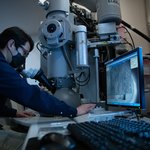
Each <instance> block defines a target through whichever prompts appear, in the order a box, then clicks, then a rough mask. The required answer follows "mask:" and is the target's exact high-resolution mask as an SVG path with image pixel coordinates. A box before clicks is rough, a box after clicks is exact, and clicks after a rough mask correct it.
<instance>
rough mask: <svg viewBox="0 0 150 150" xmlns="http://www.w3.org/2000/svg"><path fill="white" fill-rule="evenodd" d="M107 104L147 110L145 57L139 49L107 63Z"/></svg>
mask: <svg viewBox="0 0 150 150" xmlns="http://www.w3.org/2000/svg"><path fill="white" fill-rule="evenodd" d="M105 66H106V97H107V99H106V104H107V106H109V105H111V106H125V107H134V108H140V109H144V108H145V98H144V78H143V56H142V48H141V47H138V48H136V49H134V50H131V51H129V52H127V53H125V54H123V55H121V56H119V57H116V58H115V59H112V60H110V61H108V62H106V63H105Z"/></svg>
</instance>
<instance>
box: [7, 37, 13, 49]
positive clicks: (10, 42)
mask: <svg viewBox="0 0 150 150" xmlns="http://www.w3.org/2000/svg"><path fill="white" fill-rule="evenodd" d="M7 47H8V48H9V49H13V50H14V49H15V41H14V40H13V39H11V40H9V41H8V42H7Z"/></svg>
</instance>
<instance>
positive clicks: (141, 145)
mask: <svg viewBox="0 0 150 150" xmlns="http://www.w3.org/2000/svg"><path fill="white" fill-rule="evenodd" d="M67 129H68V130H69V132H70V133H71V136H72V137H73V138H74V139H75V140H76V141H77V143H78V142H79V143H81V144H82V145H85V146H87V147H88V149H89V150H120V149H121V150H135V149H136V150H149V149H150V124H149V123H147V122H145V121H133V120H132V121H131V120H128V119H125V118H121V119H120V118H115V119H112V120H108V121H100V122H82V123H73V124H69V125H68V126H67Z"/></svg>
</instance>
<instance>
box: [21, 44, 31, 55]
mask: <svg viewBox="0 0 150 150" xmlns="http://www.w3.org/2000/svg"><path fill="white" fill-rule="evenodd" d="M19 47H20V48H21V49H22V52H23V56H24V57H27V56H28V55H29V51H28V50H26V49H25V48H24V47H23V46H21V45H20V46H19Z"/></svg>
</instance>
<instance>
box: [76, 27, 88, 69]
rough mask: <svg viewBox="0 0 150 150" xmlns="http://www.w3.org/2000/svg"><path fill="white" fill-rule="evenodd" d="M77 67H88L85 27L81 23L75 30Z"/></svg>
mask: <svg viewBox="0 0 150 150" xmlns="http://www.w3.org/2000/svg"><path fill="white" fill-rule="evenodd" d="M75 41H76V59H77V67H81V68H82V67H89V65H88V51H87V29H86V27H85V26H83V25H79V26H77V28H76V30H75Z"/></svg>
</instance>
